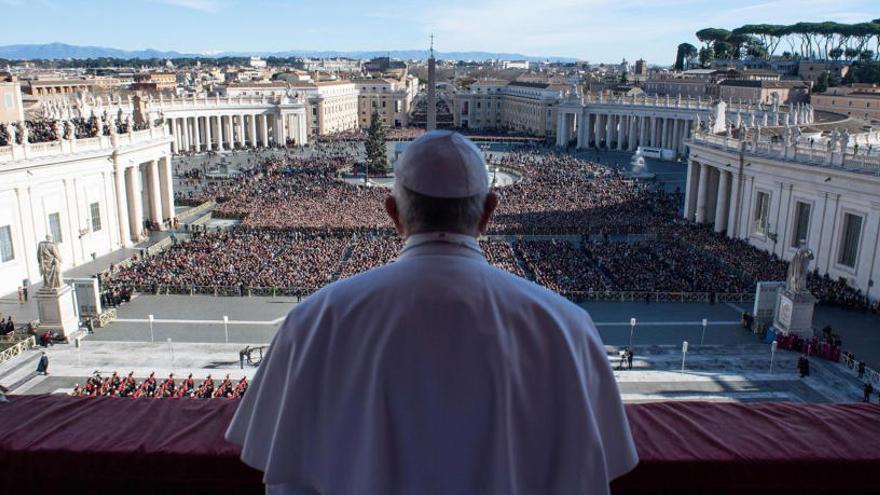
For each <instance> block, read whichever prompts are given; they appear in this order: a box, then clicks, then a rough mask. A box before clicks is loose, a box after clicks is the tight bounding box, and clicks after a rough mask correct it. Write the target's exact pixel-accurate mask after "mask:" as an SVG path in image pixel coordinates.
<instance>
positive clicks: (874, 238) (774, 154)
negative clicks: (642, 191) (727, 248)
mask: <svg viewBox="0 0 880 495" xmlns="http://www.w3.org/2000/svg"><path fill="white" fill-rule="evenodd" d="M749 133H750V137H748V138H746V139H742V140H739V139H733V138H730V137H724V136H720V135H711V134H706V133H702V132H697V133H696V134H695V135H694V137H693V139H691V140H690V143H689V146H690V148H691V153H690V156H689V163H688V175H687V189H686V198H685V208H684V217H685V218H687V219H689V220H693V221H695V222H697V223H703V224H711V225H713V227H714V229H715V231H716V232H725V233H726V235H727V236H728V237H732V238H736V239H742V240H744V241H746V242H748V243H749V244H751V245H753V246H755V247H757V248H759V249H762V250H764V251H768V252H770V253H775V254H776V255H777V256H778V257H780V258H782V259H785V260H790V259H791V257H792V256H793V255H794V253H795V252H796V250H797V248H798V246H799V245H800V242H801V241H804V242H805V243H806V245H807V246H808V247H809V248H811V249H812V250H813V253H814V256H815V259H814V260H813V261H812V262H811V264H810V269H811V270H818V272H819V273H820V274H828V276H829V277H831V278H832V279H835V280H841V281H843V282H845V283H846V284H848V285H850V286H852V287H855V288H858V289H860V290H861V291H862V293H863V294H866V295H867V296H868V297H869V298H871V299H873V300H876V299H878V297H880V291H878V289H877V288H876V287H874V285H875V284H874V281H876V280H880V262H878V248H880V176H878V175H877V171H878V170H880V153H877V152H876V151H871V150H869V148H870V146H868V145H872V146H873V147H876V146H877V144H878V143H880V134H878V133H876V132H873V133H865V134H862V135H856V136H854V137H853V139H850V140H849V141H848V142H845V141H842V140H839V139H835V138H831V139H829V138H828V137H821V136H812V137H811V138H810V139H807V138H805V137H801V138H800V139H793V138H791V137H789V138H786V139H785V140H782V141H779V140H777V141H772V142H771V141H770V140H766V139H756V138H755V136H756V133H755V132H754V129H751V130H749ZM810 141H813V142H814V144H815V142H818V145H816V146H811V145H810ZM855 143H862V147H861V150H860V149H859V148H857V147H856V144H855Z"/></svg>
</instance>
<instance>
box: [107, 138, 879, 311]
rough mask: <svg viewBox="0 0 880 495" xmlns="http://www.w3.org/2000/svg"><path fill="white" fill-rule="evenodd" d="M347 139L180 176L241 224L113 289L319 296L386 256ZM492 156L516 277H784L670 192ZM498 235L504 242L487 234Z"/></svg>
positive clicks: (556, 163)
mask: <svg viewBox="0 0 880 495" xmlns="http://www.w3.org/2000/svg"><path fill="white" fill-rule="evenodd" d="M350 134H351V136H348V137H349V138H350V139H341V140H340V139H336V140H332V141H331V140H327V142H319V143H316V144H313V145H312V146H311V147H310V149H309V150H308V153H302V152H299V153H298V152H292V151H291V150H272V151H271V152H270V151H266V152H258V153H254V154H253V155H252V156H249V157H248V159H247V162H246V165H244V166H242V167H241V169H240V170H238V173H237V174H236V175H234V176H232V177H230V178H226V179H216V180H207V179H205V178H204V177H203V174H202V172H199V171H198V170H197V169H190V170H181V171H180V175H182V176H183V177H184V179H183V180H184V182H186V184H185V186H186V187H182V188H180V189H179V191H178V200H179V201H188V202H190V203H191V204H196V203H200V202H204V201H207V200H215V201H216V202H217V203H218V205H217V207H216V208H215V210H214V216H215V217H221V218H228V219H237V220H240V221H241V222H240V225H239V226H238V227H237V228H235V229H233V230H231V231H225V232H207V233H205V232H195V233H193V234H192V235H191V238H189V239H187V240H185V241H183V242H178V243H176V244H175V245H173V246H171V247H170V248H169V249H167V250H166V251H165V252H163V253H161V254H159V255H157V256H153V257H151V258H148V259H145V260H139V261H138V262H136V263H134V264H133V265H131V266H129V267H127V268H125V269H122V270H119V271H118V272H117V273H115V274H114V276H113V282H114V284H115V286H116V287H117V288H121V287H125V286H137V287H143V286H154V287H155V286H178V287H179V286H184V287H185V286H222V287H237V288H239V290H238V292H239V293H241V294H242V295H244V293H245V289H249V288H258V287H273V288H274V287H278V288H298V289H309V290H314V289H317V288H320V287H321V286H323V285H326V284H327V283H329V282H332V281H333V280H337V279H340V278H345V277H349V276H352V275H354V274H357V273H360V272H362V271H365V270H368V269H370V268H373V267H375V266H379V265H382V264H385V263H388V262H390V261H391V260H393V259H394V258H395V257H396V256H397V254H398V252H399V250H400V247H401V245H402V243H401V241H400V239H399V237H398V236H397V234H396V233H395V232H394V230H393V228H392V226H391V223H390V221H389V220H388V218H387V216H386V214H385V212H384V210H383V208H382V200H383V198H384V196H385V195H386V194H387V193H388V191H387V189H384V188H382V187H364V186H362V185H357V184H352V183H350V182H346V181H343V180H341V179H340V178H341V177H342V176H343V175H345V174H349V173H351V172H352V171H353V170H354V169H356V167H357V163H358V161H359V160H360V157H361V155H362V150H361V149H360V145H359V141H358V140H359V139H361V134H360V133H359V132H353V133H350ZM343 138H345V136H343ZM493 156H494V159H492V160H490V167H500V168H502V169H508V170H510V171H512V172H514V173H516V174H517V175H519V176H521V180H519V181H518V182H516V183H515V184H513V185H510V186H507V187H503V188H499V189H498V190H497V193H498V194H499V196H500V197H501V201H500V205H499V208H498V210H497V212H496V215H495V217H494V219H493V222H492V224H491V226H490V230H489V231H488V232H487V234H489V235H490V237H489V238H487V240H484V241H483V242H481V245H482V247H483V250H484V252H485V253H486V255H487V258H488V259H489V261H490V262H491V263H493V264H495V265H496V266H499V267H501V268H503V269H505V270H508V271H510V272H511V273H514V274H516V275H519V276H523V277H527V278H531V279H533V280H534V281H536V282H537V283H539V284H542V285H544V286H546V287H549V288H551V289H553V290H556V291H560V292H564V293H578V292H596V291H628V292H647V293H661V292H665V293H740V294H742V293H750V292H753V291H754V288H755V283H756V282H758V281H764V280H766V281H774V280H785V277H786V271H787V262H785V261H783V260H780V259H778V258H776V257H775V255H772V254H768V253H766V252H764V251H761V250H758V249H756V248H754V247H753V246H751V245H749V244H748V243H747V242H746V241H744V240H740V239H731V238H728V237H726V236H723V235H720V234H717V233H715V232H713V231H712V230H711V229H710V228H707V227H705V226H700V225H696V224H693V223H689V222H685V221H683V220H681V219H680V217H679V215H678V213H677V212H678V209H677V205H678V204H679V203H680V201H681V197H680V194H678V193H667V192H664V191H663V190H661V189H659V188H655V187H651V186H645V185H640V184H638V183H634V182H633V181H631V180H628V179H627V178H626V177H624V176H621V175H619V174H618V173H617V172H614V171H609V170H608V169H606V168H603V167H602V166H600V165H598V164H596V163H593V162H590V161H587V160H584V159H579V158H575V157H572V156H570V155H566V154H561V153H558V152H557V151H555V150H554V149H553V148H551V147H547V146H543V145H531V146H527V147H522V148H519V149H518V150H514V151H512V152H509V153H506V154H501V155H498V154H495V155H493ZM499 234H501V235H504V236H505V237H504V238H503V240H502V239H501V238H498V237H494V238H493V237H491V236H492V235H499ZM629 234H635V235H633V236H632V238H630V237H628V235H629ZM612 238H613V239H612ZM809 286H810V288H811V290H813V292H814V294H815V295H816V296H817V297H818V298H819V300H820V302H821V303H826V304H833V305H839V306H844V307H847V308H852V309H869V310H873V311H878V310H880V308H878V306H877V305H873V306H869V305H868V302H867V301H866V299H865V298H864V296H863V295H862V294H861V293H860V292H858V291H857V290H855V289H852V288H850V287H848V286H847V285H846V284H843V283H839V282H838V281H835V280H831V279H829V278H828V277H820V276H818V275H816V274H812V275H811V276H810V277H809Z"/></svg>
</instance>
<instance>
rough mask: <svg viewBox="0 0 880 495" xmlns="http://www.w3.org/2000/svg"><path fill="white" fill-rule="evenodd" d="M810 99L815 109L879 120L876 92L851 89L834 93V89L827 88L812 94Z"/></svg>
mask: <svg viewBox="0 0 880 495" xmlns="http://www.w3.org/2000/svg"><path fill="white" fill-rule="evenodd" d="M833 89H836V88H833ZM810 101H811V103H812V104H813V107H814V108H815V109H816V110H824V111H826V112H834V113H840V114H843V115H848V116H850V117H854V118H857V119H865V120H869V121H880V93H877V92H869V91H853V92H849V93H845V94H835V92H834V91H831V90H829V91H828V92H826V93H819V94H814V95H813V96H812V98H811V99H810Z"/></svg>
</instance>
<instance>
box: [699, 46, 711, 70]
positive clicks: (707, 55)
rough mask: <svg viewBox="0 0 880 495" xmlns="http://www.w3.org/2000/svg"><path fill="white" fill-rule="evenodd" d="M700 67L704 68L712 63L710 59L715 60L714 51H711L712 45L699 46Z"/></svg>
mask: <svg viewBox="0 0 880 495" xmlns="http://www.w3.org/2000/svg"><path fill="white" fill-rule="evenodd" d="M699 56H700V67H703V68H706V67H709V66H710V65H712V61H713V60H715V52H714V51H712V47H703V48H700V55H699Z"/></svg>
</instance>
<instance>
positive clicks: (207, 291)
mask: <svg viewBox="0 0 880 495" xmlns="http://www.w3.org/2000/svg"><path fill="white" fill-rule="evenodd" d="M126 287H128V288H129V289H131V291H132V292H137V293H141V294H153V295H187V296H195V295H203V296H218V297H219V296H226V297H290V296H294V297H305V296H308V295H310V294H312V293H313V292H316V291H317V290H319V289H320V287H248V286H237V287H236V286H223V285H187V286H180V285H162V284H159V285H149V284H148V285H138V284H135V285H128V286H126ZM561 295H562V296H563V297H566V298H567V299H569V300H571V301H574V302H587V301H621V302H640V301H646V300H647V301H650V302H699V303H713V302H714V303H725V302H730V303H752V302H754V300H755V294H754V293H751V292H748V293H746V292H743V293H738V292H735V293H726V292H646V291H594V292H574V291H567V292H561Z"/></svg>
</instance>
